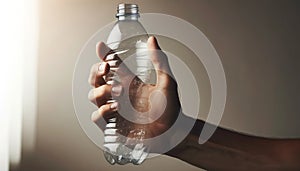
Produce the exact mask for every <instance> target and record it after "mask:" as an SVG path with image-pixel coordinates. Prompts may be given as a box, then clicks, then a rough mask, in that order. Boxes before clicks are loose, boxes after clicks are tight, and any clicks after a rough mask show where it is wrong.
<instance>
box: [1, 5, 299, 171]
mask: <svg viewBox="0 0 300 171" xmlns="http://www.w3.org/2000/svg"><path fill="white" fill-rule="evenodd" d="M124 2H125V1H116V0H26V1H25V0H11V1H1V4H0V9H1V10H0V13H1V15H0V17H1V21H3V22H2V25H1V36H0V37H1V40H0V41H1V52H0V53H1V55H0V56H1V58H0V59H1V61H0V74H1V78H2V80H3V81H2V83H1V84H0V94H1V96H0V171H8V170H15V171H18V170H21V171H82V170H88V171H94V170H95V171H96V170H97V171H98V170H99V171H100V170H112V171H114V170H115V171H117V170H133V171H134V170H139V171H140V170H145V171H147V170H149V171H150V170H156V169H162V170H174V171H175V170H176V171H181V170H195V171H196V170H198V171H199V170H201V169H199V168H195V167H193V166H190V165H188V164H186V163H184V162H182V161H180V160H177V159H173V158H170V157H167V156H159V157H155V158H151V159H148V160H147V161H146V162H145V163H143V164H142V165H141V166H133V165H131V164H130V165H126V166H111V165H109V164H108V163H107V162H106V161H105V159H104V158H103V154H102V151H101V150H100V149H99V148H98V147H97V146H96V145H95V144H94V143H93V142H92V141H90V140H89V139H88V137H87V136H86V135H85V133H84V132H83V130H82V129H81V128H80V125H79V123H78V121H77V118H76V114H75V112H74V109H73V103H72V77H73V70H74V66H75V63H76V59H77V56H78V54H79V52H80V50H81V48H82V46H83V45H84V43H85V42H86V41H87V40H88V39H89V38H90V36H92V35H93V34H94V33H95V32H96V31H97V30H98V29H99V28H101V27H103V26H105V25H106V24H108V23H110V22H112V21H114V20H115V18H114V15H115V13H116V7H117V4H119V3H124ZM126 3H137V4H138V5H139V7H140V11H141V12H142V13H164V14H169V15H173V16H176V17H179V18H182V19H184V20H187V21H188V22H190V23H191V24H193V25H194V26H196V27H197V28H198V29H200V30H201V31H202V32H203V33H204V34H205V35H206V36H207V37H208V39H209V40H210V41H211V43H212V44H213V45H214V47H215V49H216V51H217V52H218V54H219V56H220V58H221V61H222V63H223V67H224V70H225V74H226V79H227V86H228V87H227V88H228V89H227V91H228V92H227V93H228V96H227V103H226V108H225V113H224V115H223V118H222V121H221V126H223V127H225V128H228V129H233V130H236V131H238V132H244V133H247V134H254V135H258V136H267V137H300V129H299V120H300V107H299V104H300V91H299V87H300V77H299V73H300V58H299V56H300V49H299V40H300V33H299V30H300V22H299V16H300V11H299V7H300V2H299V1H296V0H295V1H291V0H290V1H282V0H278V1H275V0H272V1H271V0H268V1H266V0H251V1H238V0H227V1H217V0H205V1H203V0H190V1H183V0H164V1H159V0H151V1H150V0H147V1H131V0H128V1H126ZM198 74H200V75H201V74H204V75H205V73H202V70H200V69H199V73H198ZM204 84H206V83H204ZM203 87H204V88H203V89H204V90H202V91H204V92H205V87H206V86H203ZM181 93H184V92H181ZM202 99H204V102H203V103H204V108H208V107H209V100H210V99H209V97H208V98H202ZM202 99H201V100H202ZM203 111H205V109H203ZM199 117H200V118H202V119H205V112H204V114H203V115H200V116H199ZM216 164H217V163H216Z"/></svg>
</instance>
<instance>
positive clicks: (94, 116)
mask: <svg viewBox="0 0 300 171" xmlns="http://www.w3.org/2000/svg"><path fill="white" fill-rule="evenodd" d="M91 120H92V121H93V122H94V123H96V122H97V121H98V120H99V113H98V110H97V111H95V112H93V113H92V115H91Z"/></svg>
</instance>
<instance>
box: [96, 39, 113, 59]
mask: <svg viewBox="0 0 300 171" xmlns="http://www.w3.org/2000/svg"><path fill="white" fill-rule="evenodd" d="M96 53H97V55H98V57H99V58H100V59H102V60H105V58H106V56H107V55H108V54H111V53H112V50H111V49H110V48H109V47H108V46H106V44H105V43H103V42H99V43H97V45H96Z"/></svg>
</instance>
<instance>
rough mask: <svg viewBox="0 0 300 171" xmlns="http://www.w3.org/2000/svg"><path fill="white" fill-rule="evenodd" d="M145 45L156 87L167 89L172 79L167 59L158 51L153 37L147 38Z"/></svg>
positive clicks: (158, 48)
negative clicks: (152, 68) (153, 70)
mask: <svg viewBox="0 0 300 171" xmlns="http://www.w3.org/2000/svg"><path fill="white" fill-rule="evenodd" d="M147 45H148V51H149V55H150V58H151V61H152V64H153V66H154V69H155V71H156V78H157V80H156V84H157V85H158V86H162V87H167V86H168V83H169V82H170V79H172V78H171V76H172V72H171V69H170V66H169V62H168V57H167V55H166V54H165V53H164V52H163V51H162V50H161V49H160V47H159V45H158V42H157V39H156V38H155V37H154V36H151V37H149V39H148V42H147Z"/></svg>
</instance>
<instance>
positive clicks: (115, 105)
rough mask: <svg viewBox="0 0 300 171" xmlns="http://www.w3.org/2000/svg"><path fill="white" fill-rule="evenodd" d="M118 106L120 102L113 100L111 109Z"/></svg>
mask: <svg viewBox="0 0 300 171" xmlns="http://www.w3.org/2000/svg"><path fill="white" fill-rule="evenodd" d="M117 107H118V102H113V103H112V104H111V105H110V108H111V109H116V108H117Z"/></svg>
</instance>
